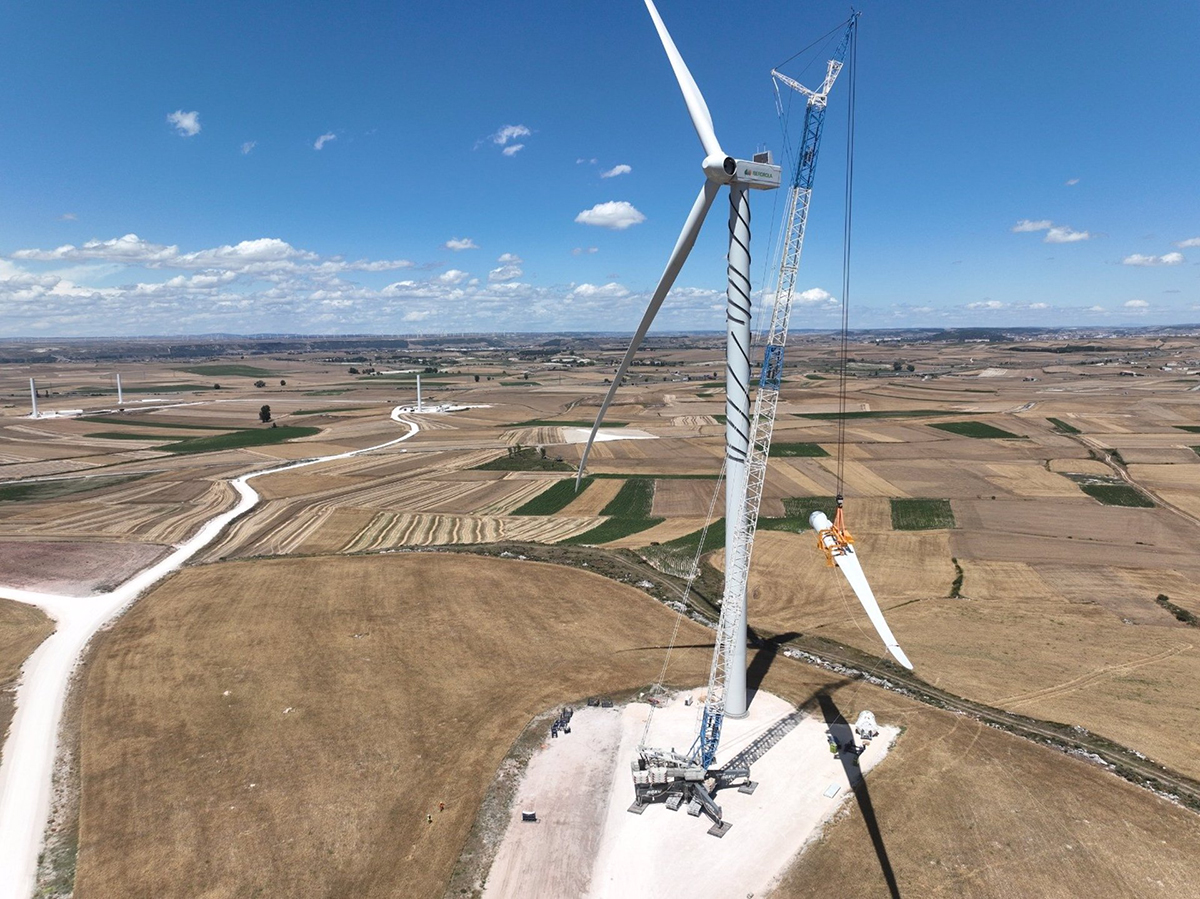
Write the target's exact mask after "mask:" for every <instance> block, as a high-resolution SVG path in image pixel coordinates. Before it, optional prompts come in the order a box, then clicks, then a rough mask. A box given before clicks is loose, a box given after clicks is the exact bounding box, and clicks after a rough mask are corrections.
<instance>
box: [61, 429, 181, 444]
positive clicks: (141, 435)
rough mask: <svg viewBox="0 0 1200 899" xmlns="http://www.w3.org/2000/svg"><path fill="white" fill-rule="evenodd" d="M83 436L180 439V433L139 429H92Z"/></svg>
mask: <svg viewBox="0 0 1200 899" xmlns="http://www.w3.org/2000/svg"><path fill="white" fill-rule="evenodd" d="M83 436H84V437H95V438H97V439H98V440H142V441H158V442H159V443H167V442H169V441H171V440H178V439H179V435H178V434H146V433H138V432H137V431H91V432H89V433H87V434H84V435H83Z"/></svg>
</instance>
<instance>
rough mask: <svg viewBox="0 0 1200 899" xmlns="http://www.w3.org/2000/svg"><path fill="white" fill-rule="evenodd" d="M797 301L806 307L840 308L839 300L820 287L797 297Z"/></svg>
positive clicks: (803, 291) (810, 289) (801, 292)
mask: <svg viewBox="0 0 1200 899" xmlns="http://www.w3.org/2000/svg"><path fill="white" fill-rule="evenodd" d="M796 299H797V300H799V301H800V303H801V304H803V305H806V306H831V307H832V306H840V305H841V303H839V302H838V298H837V297H835V296H834V295H833V294H831V293H830V292H829V291H827V290H822V289H821V288H820V287H810V288H809V289H808V290H802V291H800V293H799V294H797V295H796Z"/></svg>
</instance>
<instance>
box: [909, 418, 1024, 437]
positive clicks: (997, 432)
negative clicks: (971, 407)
mask: <svg viewBox="0 0 1200 899" xmlns="http://www.w3.org/2000/svg"><path fill="white" fill-rule="evenodd" d="M929 427H931V428H937V429H938V430H939V431H949V432H950V433H951V434H960V435H962V436H963V437H976V438H983V439H985V440H986V439H992V440H995V439H998V438H1005V437H1016V436H1017V435H1016V434H1013V433H1011V432H1009V431H1006V430H1004V429H1003V428H998V427H996V426H995V425H990V424H988V423H987V422H983V421H947V422H934V423H933V424H931V425H930V426H929Z"/></svg>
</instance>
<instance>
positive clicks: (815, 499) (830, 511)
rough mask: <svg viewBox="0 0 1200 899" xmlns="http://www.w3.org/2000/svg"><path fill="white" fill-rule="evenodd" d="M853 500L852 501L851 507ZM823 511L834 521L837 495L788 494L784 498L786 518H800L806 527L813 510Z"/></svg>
mask: <svg viewBox="0 0 1200 899" xmlns="http://www.w3.org/2000/svg"><path fill="white" fill-rule="evenodd" d="M852 506H853V501H851V507H852ZM817 511H821V512H824V513H825V515H826V516H828V518H829V520H830V521H833V516H834V515H835V514H836V513H837V497H836V496H788V497H785V498H784V500H783V514H784V517H785V518H788V519H791V518H799V519H800V520H801V521H803V522H804V527H806V528H807V527H808V516H809V515H811V514H812V513H813V512H817Z"/></svg>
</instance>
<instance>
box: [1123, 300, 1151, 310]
mask: <svg viewBox="0 0 1200 899" xmlns="http://www.w3.org/2000/svg"><path fill="white" fill-rule="evenodd" d="M1149 306H1150V304H1149V303H1147V302H1146V301H1145V300H1130V301H1129V302H1128V303H1126V304H1125V308H1126V309H1147V308H1149Z"/></svg>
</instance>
